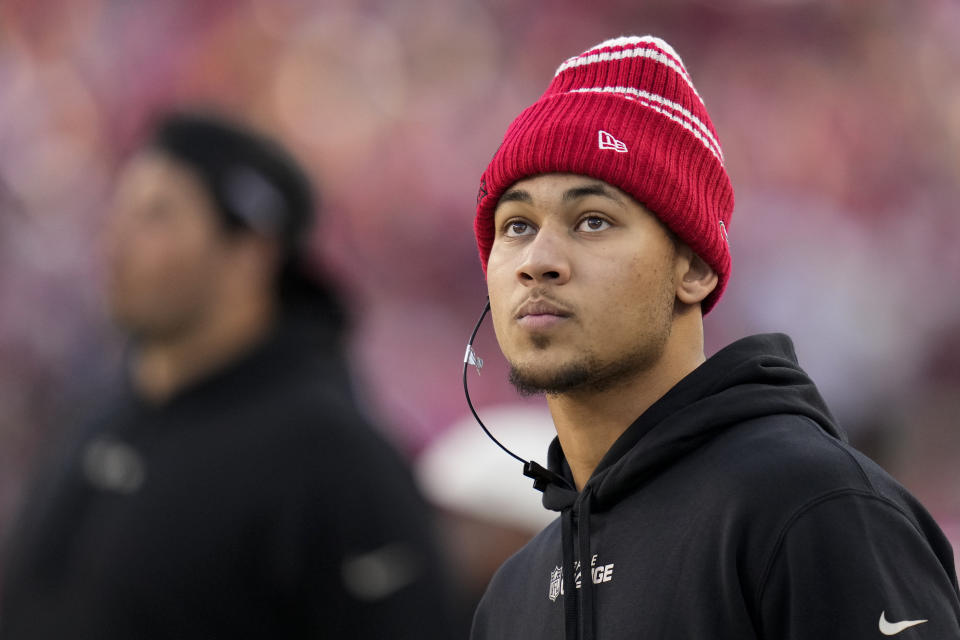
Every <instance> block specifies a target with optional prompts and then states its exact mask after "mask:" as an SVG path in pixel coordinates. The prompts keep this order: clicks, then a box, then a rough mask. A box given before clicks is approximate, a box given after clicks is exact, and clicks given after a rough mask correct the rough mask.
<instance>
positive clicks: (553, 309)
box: [513, 288, 574, 318]
mask: <svg viewBox="0 0 960 640" xmlns="http://www.w3.org/2000/svg"><path fill="white" fill-rule="evenodd" d="M545 313H546V314H551V315H557V316H572V315H574V314H573V309H572V307H571V306H570V305H569V304H567V303H565V302H563V301H562V300H559V299H557V298H556V297H555V296H552V295H550V294H549V293H547V290H546V289H544V288H537V289H534V290H533V291H531V292H530V293H529V294H528V295H527V297H526V298H524V299H523V300H522V301H521V302H520V304H518V305H517V306H516V308H514V310H513V316H514V317H515V318H522V317H523V316H527V315H534V314H545Z"/></svg>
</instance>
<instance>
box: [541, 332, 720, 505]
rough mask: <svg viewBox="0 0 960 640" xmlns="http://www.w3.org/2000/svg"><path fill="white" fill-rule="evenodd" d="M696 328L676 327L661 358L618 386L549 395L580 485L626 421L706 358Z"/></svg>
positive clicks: (634, 416) (580, 486)
mask: <svg viewBox="0 0 960 640" xmlns="http://www.w3.org/2000/svg"><path fill="white" fill-rule="evenodd" d="M698 320H699V318H698ZM697 328H699V334H697V332H696V329H697ZM692 330H693V334H690V333H689V332H686V331H676V330H675V331H674V332H673V333H672V334H671V336H670V338H669V339H668V341H667V345H666V347H665V349H664V353H663V356H662V357H661V358H660V359H659V360H658V361H657V362H656V364H654V365H653V366H652V367H650V368H649V369H646V370H644V371H641V372H638V373H636V374H635V375H634V376H633V377H631V378H629V379H625V380H624V381H623V382H622V383H621V384H618V385H616V386H615V387H611V388H607V389H603V390H601V391H582V392H571V393H565V394H562V395H555V396H547V405H548V406H549V407H550V413H551V415H552V416H553V422H554V425H555V426H556V428H557V436H558V437H559V439H560V446H561V447H562V449H563V454H564V457H565V458H566V460H567V463H568V464H569V465H570V470H571V471H572V473H573V479H574V483H575V484H576V487H577V490H578V491H579V490H582V489H583V487H584V485H586V483H587V481H588V480H589V479H590V476H591V475H593V472H594V470H595V469H596V468H597V465H598V464H600V460H601V459H602V458H603V456H604V455H605V454H606V453H607V451H608V450H609V449H610V447H611V446H612V445H613V443H614V442H615V441H616V440H617V438H619V437H620V436H621V435H622V434H623V432H624V431H626V430H627V427H629V426H630V425H631V424H632V423H633V422H634V421H635V420H636V419H637V418H638V417H640V416H641V415H642V414H643V413H644V412H645V411H646V410H647V409H649V408H650V406H651V405H653V403H655V402H656V401H657V400H659V399H660V398H661V397H663V396H664V394H666V393H667V392H668V391H669V390H670V389H672V388H673V387H674V386H675V385H676V384H677V383H678V382H680V380H682V379H683V378H684V377H686V376H687V375H688V374H689V373H690V372H692V371H693V370H694V369H696V368H697V367H698V366H700V364H702V363H703V362H704V360H705V357H704V353H703V329H702V326H701V325H699V323H698V325H697V327H694V328H692ZM698 336H699V337H698Z"/></svg>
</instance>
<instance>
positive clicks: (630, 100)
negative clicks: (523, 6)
mask: <svg viewBox="0 0 960 640" xmlns="http://www.w3.org/2000/svg"><path fill="white" fill-rule="evenodd" d="M544 173H574V174H578V175H584V176H589V177H592V178H596V179H599V180H603V181H604V182H606V183H608V184H611V185H614V186H616V187H618V188H620V189H621V190H623V191H624V192H626V193H628V194H630V195H631V196H632V197H633V198H634V199H635V200H636V201H637V202H639V203H640V204H642V205H643V206H644V207H646V208H647V209H649V210H650V211H651V212H652V213H654V214H655V215H656V216H657V217H658V218H659V219H660V220H661V221H662V222H663V223H664V224H665V225H666V226H667V227H668V228H669V229H670V230H671V231H672V232H673V233H675V234H676V235H677V236H678V237H679V238H680V239H681V240H682V241H683V242H684V243H686V244H687V245H689V246H690V248H691V249H693V251H694V252H695V253H696V254H697V255H699V256H700V257H701V258H702V259H703V260H704V261H705V262H706V263H707V264H709V265H710V266H711V267H712V268H713V270H714V271H715V272H716V273H717V276H718V279H719V280H718V282H717V286H716V288H715V289H714V290H713V291H712V292H711V293H710V295H709V296H707V298H706V299H705V300H704V301H703V303H702V305H701V308H702V310H703V313H704V314H706V313H707V312H708V311H710V309H712V308H713V305H714V304H716V302H717V300H719V298H720V296H721V295H722V293H723V290H724V288H725V287H726V285H727V280H728V278H729V277H730V250H729V246H728V244H727V229H728V227H729V225H730V216H731V213H732V212H733V187H732V186H731V184H730V178H729V177H728V176H727V172H726V169H725V168H724V161H723V152H722V151H721V149H720V143H719V142H718V141H717V134H716V131H714V128H713V124H712V123H711V122H710V116H709V115H707V110H706V107H705V106H704V104H703V100H702V99H701V98H700V95H699V94H698V93H697V90H696V89H695V88H694V86H693V82H692V80H691V79H690V76H689V74H688V73H687V70H686V68H684V66H683V62H682V61H681V60H680V56H678V55H677V53H676V52H675V51H674V50H673V48H672V47H671V46H670V45H669V44H667V43H666V42H664V41H663V40H661V39H660V38H656V37H653V36H643V37H637V36H630V37H620V38H615V39H613V40H607V41H605V42H601V43H600V44H598V45H596V46H595V47H591V48H590V49H588V50H587V51H584V52H583V53H582V54H580V55H578V56H575V57H573V58H570V59H568V60H567V61H566V62H564V63H563V64H561V65H560V67H559V68H558V69H557V71H556V74H555V75H554V78H553V82H551V83H550V86H549V87H547V90H546V91H545V92H544V94H543V95H542V96H540V99H539V100H537V101H536V102H535V103H534V104H533V105H531V106H530V107H528V108H527V109H526V110H524V111H523V113H521V114H520V115H519V116H518V117H517V119H516V120H514V121H513V123H512V124H511V125H510V127H509V128H508V129H507V133H506V135H505V136H504V139H503V144H502V145H501V146H500V148H499V149H498V150H497V152H496V154H495V155H494V157H493V160H491V161H490V165H489V166H488V167H487V169H486V171H485V172H484V174H483V177H482V178H481V180H480V191H479V193H478V194H477V216H476V219H475V221H474V232H475V233H476V236H477V246H478V248H479V250H480V261H481V263H482V265H483V270H484V273H486V270H487V259H488V258H489V256H490V249H491V247H492V246H493V239H494V228H493V216H494V211H495V210H496V207H497V202H498V201H499V200H500V196H501V195H503V193H504V192H505V191H506V190H507V189H508V188H510V186H511V185H513V184H514V183H516V182H517V181H519V180H522V179H524V178H528V177H531V176H535V175H539V174H544Z"/></svg>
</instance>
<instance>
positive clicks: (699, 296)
mask: <svg viewBox="0 0 960 640" xmlns="http://www.w3.org/2000/svg"><path fill="white" fill-rule="evenodd" d="M676 265H677V276H678V278H677V300H679V301H680V302H681V303H683V304H689V305H693V304H699V303H700V302H703V299H704V298H706V297H707V296H708V295H710V292H711V291H713V290H714V289H715V288H716V287H717V281H718V278H717V274H716V272H715V271H714V270H713V268H712V267H711V266H710V265H708V264H707V263H706V262H704V261H703V258H701V257H700V256H698V255H697V254H696V253H694V252H693V249H691V248H690V247H688V246H687V245H686V244H682V243H681V244H680V246H679V247H677V263H676Z"/></svg>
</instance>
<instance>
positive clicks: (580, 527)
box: [577, 489, 594, 640]
mask: <svg viewBox="0 0 960 640" xmlns="http://www.w3.org/2000/svg"><path fill="white" fill-rule="evenodd" d="M578 515H579V517H578V518H577V538H578V542H579V543H580V545H579V546H580V585H581V586H580V601H581V604H582V612H581V616H580V624H581V629H582V633H581V635H580V638H581V639H582V640H593V622H594V621H593V595H594V594H593V565H592V564H591V558H592V556H591V555H590V490H589V489H585V490H584V492H583V498H582V499H581V500H580V509H579V513H578Z"/></svg>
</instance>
